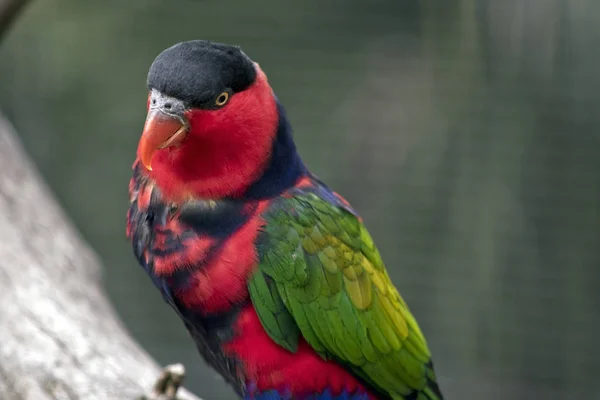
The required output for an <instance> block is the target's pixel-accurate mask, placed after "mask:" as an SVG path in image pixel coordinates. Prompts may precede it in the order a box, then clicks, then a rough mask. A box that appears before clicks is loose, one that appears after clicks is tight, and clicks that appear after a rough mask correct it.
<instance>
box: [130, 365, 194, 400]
mask: <svg viewBox="0 0 600 400" xmlns="http://www.w3.org/2000/svg"><path fill="white" fill-rule="evenodd" d="M184 378H185V367H184V366H183V364H171V365H167V366H166V367H165V368H163V370H162V372H161V374H160V376H159V377H158V378H157V379H156V383H154V387H153V388H152V393H150V394H149V395H145V396H141V397H140V398H139V399H138V400H177V391H178V390H179V387H180V386H181V384H182V383H183V379H184Z"/></svg>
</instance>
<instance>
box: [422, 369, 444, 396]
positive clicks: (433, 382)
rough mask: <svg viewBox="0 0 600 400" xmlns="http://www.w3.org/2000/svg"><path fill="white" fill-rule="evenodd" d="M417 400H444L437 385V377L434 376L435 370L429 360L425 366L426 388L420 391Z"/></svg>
mask: <svg viewBox="0 0 600 400" xmlns="http://www.w3.org/2000/svg"><path fill="white" fill-rule="evenodd" d="M417 399H418V400H444V396H443V395H442V391H441V390H440V387H439V386H438V383H437V377H436V376H435V370H434V368H433V363H432V362H431V360H430V361H429V363H428V364H427V386H426V387H425V388H424V389H423V390H422V391H421V393H420V394H419V396H417Z"/></svg>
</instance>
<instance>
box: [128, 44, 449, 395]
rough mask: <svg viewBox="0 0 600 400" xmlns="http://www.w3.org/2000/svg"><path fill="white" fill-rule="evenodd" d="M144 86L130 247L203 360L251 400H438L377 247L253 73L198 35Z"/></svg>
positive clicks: (167, 53)
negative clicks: (308, 161)
mask: <svg viewBox="0 0 600 400" xmlns="http://www.w3.org/2000/svg"><path fill="white" fill-rule="evenodd" d="M147 84H148V90H149V94H148V103H147V109H148V115H147V119H146V122H145V125H144V129H143V132H142V135H141V138H140V140H139V145H138V149H137V157H136V160H135V162H134V165H133V178H132V179H131V182H130V185H129V191H130V208H129V212H128V215H127V237H128V238H129V240H130V241H131V243H132V245H133V251H134V254H135V256H136V258H137V259H138V261H139V263H140V264H141V265H142V266H143V267H144V269H145V270H146V272H147V273H148V274H149V276H150V277H151V279H152V281H153V283H154V284H155V285H156V286H157V287H158V289H159V290H160V291H161V292H162V295H163V297H164V299H165V300H166V302H167V303H168V304H170V305H171V307H172V308H173V309H174V310H175V311H176V312H177V313H178V315H179V316H180V317H181V319H182V320H183V322H184V324H185V326H186V327H187V329H188V330H189V332H190V334H191V336H192V338H193V340H194V341H195V343H196V346H197V348H198V350H199V352H200V354H201V355H202V356H203V357H204V359H205V360H206V362H207V363H208V364H209V365H210V366H212V368H214V369H215V370H217V371H218V372H219V373H220V374H221V375H222V376H223V377H224V378H225V379H226V381H227V382H229V383H230V384H231V385H232V386H233V388H234V389H235V391H236V392H237V393H238V395H239V396H241V397H243V398H246V399H264V400H267V399H269V400H276V399H331V400H333V399H340V400H341V399H347V400H351V399H354V400H358V399H405V400H407V399H414V400H426V399H429V400H441V399H442V394H441V392H440V389H439V387H438V384H437V381H436V375H435V373H434V368H433V364H432V361H431V354H430V351H429V348H428V346H427V344H426V341H425V338H424V337H423V334H422V332H421V330H420V329H419V326H418V325H417V322H416V320H415V318H414V316H413V315H412V314H411V312H410V311H409V309H408V306H407V305H406V303H405V302H404V300H403V299H402V298H401V297H400V294H399V293H398V291H397V289H396V288H395V287H394V284H393V283H392V282H391V280H390V278H389V276H388V273H387V272H386V269H385V266H384V264H383V261H382V259H381V256H380V254H379V252H378V250H377V248H376V247H375V244H374V243H373V239H372V238H371V236H370V234H369V232H368V231H367V229H366V228H365V226H364V225H363V222H362V219H361V217H359V215H358V214H357V213H356V211H355V210H354V209H353V208H352V207H351V205H350V204H349V203H348V202H347V201H346V200H344V199H343V198H342V197H341V196H340V195H339V194H337V193H336V192H334V191H333V190H331V189H330V188H329V187H327V186H326V185H325V184H324V183H323V182H322V181H320V180H319V179H318V178H317V177H316V176H315V175H313V174H312V173H311V172H310V171H309V170H308V169H307V167H306V166H305V164H304V163H303V162H302V160H301V158H300V156H299V155H298V152H297V151H296V147H295V145H294V142H293V140H292V135H291V128H290V124H289V122H288V119H287V118H286V114H285V112H284V108H283V106H282V105H281V104H280V103H279V101H278V100H277V97H276V96H275V94H274V93H273V90H272V88H271V86H270V85H269V82H268V80H267V77H266V75H265V73H264V72H263V71H262V69H261V68H260V67H259V65H258V64H257V63H255V62H253V61H252V60H251V59H250V58H249V57H248V56H247V55H246V54H245V53H244V52H243V51H242V50H241V49H240V48H239V47H237V46H230V45H226V44H220V43H215V42H211V41H205V40H193V41H188V42H183V43H179V44H176V45H174V46H172V47H170V48H168V49H166V50H164V51H163V52H162V53H160V54H159V55H158V56H157V57H156V59H155V60H154V62H153V63H152V65H151V66H150V70H149V72H148V78H147Z"/></svg>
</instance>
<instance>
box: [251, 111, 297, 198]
mask: <svg viewBox="0 0 600 400" xmlns="http://www.w3.org/2000/svg"><path fill="white" fill-rule="evenodd" d="M277 111H278V113H279V123H278V126H277V134H276V136H275V140H274V142H273V147H272V149H271V157H270V160H269V163H268V164H267V166H266V168H265V170H264V172H263V174H262V175H261V176H260V178H259V179H258V180H256V181H255V182H254V183H252V184H251V185H250V186H249V187H248V189H247V190H246V191H244V193H243V194H242V196H241V197H242V198H246V199H257V200H258V199H266V198H272V197H275V196H278V195H280V194H281V193H283V192H284V191H286V190H287V189H289V188H291V187H292V186H294V185H295V184H296V182H298V180H299V179H301V178H302V177H303V176H305V175H306V174H307V173H308V171H307V169H306V166H305V165H304V163H303V162H302V159H301V158H300V155H299V154H298V152H297V150H296V145H295V143H294V140H293V138H292V128H291V125H290V123H289V121H288V119H287V116H286V113H285V109H284V108H283V106H282V105H281V104H280V103H279V102H277Z"/></svg>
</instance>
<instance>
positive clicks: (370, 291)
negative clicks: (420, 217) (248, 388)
mask: <svg viewBox="0 0 600 400" xmlns="http://www.w3.org/2000/svg"><path fill="white" fill-rule="evenodd" d="M263 229H264V231H265V232H264V234H263V237H262V239H263V240H262V242H261V244H260V247H259V253H260V271H259V272H257V273H255V274H254V276H253V277H252V279H251V281H250V283H249V289H250V295H251V297H252V302H253V304H254V306H255V308H256V310H257V313H258V315H259V318H260V319H261V322H262V324H263V326H264V328H265V330H266V331H267V332H268V333H269V335H270V336H271V337H272V338H273V340H274V341H275V342H276V343H278V344H279V345H281V346H282V347H285V348H286V349H288V350H290V351H295V350H296V346H297V343H298V336H299V333H302V335H303V336H304V338H305V339H306V341H307V342H308V343H309V344H310V345H311V346H312V347H313V348H314V349H315V350H316V351H317V352H318V353H319V354H320V355H321V356H322V357H323V358H326V359H330V358H335V359H337V360H341V361H343V362H346V363H347V364H348V366H349V367H350V368H352V369H353V370H354V372H355V373H356V374H357V375H359V376H361V377H362V378H363V379H364V380H366V381H367V382H369V383H370V384H371V385H372V386H374V387H376V388H379V389H380V391H381V392H384V393H387V394H388V395H389V397H390V398H392V399H404V398H405V397H406V396H409V395H412V396H414V397H411V398H414V399H418V400H420V399H423V400H425V399H433V400H437V399H441V395H439V393H438V391H437V386H436V385H435V374H434V371H433V367H432V364H431V355H430V352H429V349H428V347H427V343H426V341H425V339H424V337H423V334H422V333H421V330H420V329H419V326H418V325H417V322H416V321H415V319H414V317H413V316H412V314H411V313H410V311H409V309H408V307H407V305H406V303H405V302H404V300H403V299H402V298H401V297H400V294H399V293H398V291H397V290H396V288H395V287H394V285H393V284H392V282H391V280H390V278H389V276H388V274H387V271H386V270H385V267H384V265H383V262H382V260H381V257H380V255H379V252H378V250H377V248H376V247H375V245H374V243H373V239H372V238H371V236H370V234H369V233H368V231H367V230H366V229H365V227H364V226H363V224H362V223H361V222H360V221H359V220H358V218H357V217H356V216H354V215H352V214H351V213H349V212H347V211H346V210H344V209H342V208H339V207H337V206H335V205H333V204H330V203H328V202H327V201H325V200H323V199H321V198H320V197H318V196H316V195H314V194H312V193H309V194H303V195H301V196H296V197H292V198H285V199H281V204H279V205H278V206H277V207H274V208H273V209H272V210H271V211H270V212H269V214H268V215H267V220H266V225H265V227H264V228H263ZM431 384H433V386H430V385H431ZM415 392H417V393H419V392H420V393H419V394H416V393H415Z"/></svg>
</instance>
